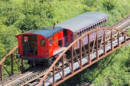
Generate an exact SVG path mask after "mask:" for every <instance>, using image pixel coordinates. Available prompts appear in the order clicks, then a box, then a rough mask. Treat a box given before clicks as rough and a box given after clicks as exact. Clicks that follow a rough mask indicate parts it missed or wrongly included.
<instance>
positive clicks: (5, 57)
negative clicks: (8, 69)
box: [0, 46, 18, 64]
mask: <svg viewBox="0 0 130 86" xmlns="http://www.w3.org/2000/svg"><path fill="white" fill-rule="evenodd" d="M17 48H18V46H15V47H14V48H13V49H12V50H11V51H10V52H9V53H8V54H6V56H4V57H3V59H2V60H1V61H0V64H3V63H4V62H5V60H6V59H7V58H8V57H9V56H10V55H11V54H12V53H14V52H15V51H16V50H17Z"/></svg>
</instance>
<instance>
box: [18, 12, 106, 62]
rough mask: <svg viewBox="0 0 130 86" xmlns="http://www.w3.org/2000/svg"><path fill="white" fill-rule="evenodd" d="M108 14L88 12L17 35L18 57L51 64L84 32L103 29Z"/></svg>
mask: <svg viewBox="0 0 130 86" xmlns="http://www.w3.org/2000/svg"><path fill="white" fill-rule="evenodd" d="M107 19H108V17H107V15H106V14H104V13H101V12H87V13H83V14H81V15H79V16H77V17H75V18H72V19H70V20H67V21H65V22H63V23H60V24H57V25H56V26H55V27H50V26H46V27H44V28H43V29H41V30H34V31H29V32H26V33H23V34H19V35H17V39H18V56H19V57H20V58H22V59H25V60H28V61H29V63H42V62H43V61H44V62H47V63H50V64H51V62H52V60H53V59H54V58H56V55H58V54H59V53H61V52H62V51H63V50H64V49H65V48H66V47H67V46H68V45H69V44H70V43H72V42H73V41H74V40H75V39H76V38H77V37H79V36H80V35H82V34H83V33H84V32H87V31H90V30H91V29H95V28H96V27H101V26H102V25H103V24H105V22H106V21H107Z"/></svg>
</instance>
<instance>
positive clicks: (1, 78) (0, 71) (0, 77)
mask: <svg viewBox="0 0 130 86" xmlns="http://www.w3.org/2000/svg"><path fill="white" fill-rule="evenodd" d="M2 70H3V65H2V64H0V80H1V81H2V80H3V71H2Z"/></svg>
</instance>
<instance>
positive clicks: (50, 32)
mask: <svg viewBox="0 0 130 86" xmlns="http://www.w3.org/2000/svg"><path fill="white" fill-rule="evenodd" d="M62 29H63V28H61V27H55V28H54V29H53V27H50V26H46V27H44V28H43V29H41V30H32V31H29V32H28V33H34V34H39V35H42V36H44V37H46V38H49V37H51V36H53V34H55V33H56V32H58V31H60V30H62Z"/></svg>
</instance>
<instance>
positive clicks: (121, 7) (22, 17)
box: [0, 0, 130, 86]
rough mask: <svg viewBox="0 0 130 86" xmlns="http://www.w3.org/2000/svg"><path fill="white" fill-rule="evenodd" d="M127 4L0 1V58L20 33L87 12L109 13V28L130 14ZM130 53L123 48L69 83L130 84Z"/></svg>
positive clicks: (83, 0)
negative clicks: (76, 81) (74, 81)
mask: <svg viewBox="0 0 130 86" xmlns="http://www.w3.org/2000/svg"><path fill="white" fill-rule="evenodd" d="M129 3H130V0H118V1H117V0H0V59H1V58H2V57H3V56H4V55H5V54H6V53H7V52H8V51H9V50H11V49H12V47H14V46H15V45H16V44H17V40H16V38H15V35H17V34H19V33H22V32H25V31H28V30H33V29H42V27H44V26H48V25H53V24H54V23H59V22H62V21H64V20H67V19H69V18H72V17H73V16H76V15H78V14H80V13H83V12H88V11H101V12H104V13H106V14H108V16H109V22H108V25H112V24H114V23H115V22H117V21H118V20H120V19H121V18H123V17H124V16H126V15H128V14H129V13H130V11H129V10H130V5H129ZM129 52H130V47H127V48H126V47H124V48H123V49H120V50H118V51H116V52H115V53H113V54H112V55H111V56H109V57H107V58H106V59H104V60H102V61H100V62H98V63H97V64H95V65H93V66H92V67H90V68H89V69H87V70H85V71H83V72H82V73H80V74H78V75H77V76H75V77H74V78H72V79H71V80H72V81H73V80H77V77H78V78H79V77H80V80H81V82H85V81H86V82H89V83H91V84H92V85H93V86H98V85H106V86H107V85H113V86H118V85H119V86H120V85H124V86H127V85H130V83H129V82H130V80H129V78H130V74H129V71H130V65H129V64H130V63H129V62H130V54H129ZM80 80H78V81H80ZM101 81H102V82H101ZM68 83H70V81H67V83H65V84H63V85H66V86H68Z"/></svg>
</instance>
